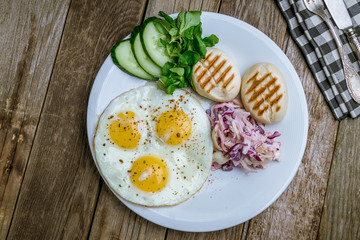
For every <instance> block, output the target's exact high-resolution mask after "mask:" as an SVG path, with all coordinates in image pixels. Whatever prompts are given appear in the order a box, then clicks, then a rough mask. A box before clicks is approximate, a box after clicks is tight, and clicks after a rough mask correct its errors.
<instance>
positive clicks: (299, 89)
mask: <svg viewBox="0 0 360 240" xmlns="http://www.w3.org/2000/svg"><path fill="white" fill-rule="evenodd" d="M176 15H177V13H174V14H170V16H172V17H173V16H176ZM201 16H202V17H203V16H206V17H213V18H215V19H220V20H223V21H224V20H225V21H227V22H231V23H234V24H235V25H237V26H240V27H241V28H242V29H246V30H248V31H251V33H252V34H254V36H255V37H257V38H259V39H261V40H262V41H264V42H265V43H266V44H268V45H271V47H272V48H275V50H276V51H277V52H279V54H280V57H279V58H280V59H281V61H282V62H284V63H285V64H286V67H288V69H289V72H290V73H291V75H292V76H296V78H295V79H294V81H293V82H294V84H295V87H296V90H297V92H298V93H299V96H300V97H301V99H300V102H301V104H300V105H301V109H302V111H303V113H304V119H305V120H306V121H305V123H304V132H303V133H304V134H303V139H302V142H301V143H302V145H301V146H300V151H299V153H300V154H299V156H298V160H297V162H296V164H295V165H294V168H293V171H292V172H291V173H290V174H289V177H288V178H287V179H286V181H285V182H284V183H283V184H282V187H281V188H280V190H279V191H278V192H277V193H276V194H274V196H273V197H272V199H271V200H270V201H268V202H267V203H266V204H265V205H264V206H263V207H262V208H260V210H258V211H256V212H255V213H254V214H249V215H251V216H246V217H245V219H246V220H244V221H240V222H236V221H234V222H233V223H232V224H228V223H225V224H221V223H220V224H219V225H217V226H216V227H213V226H212V227H211V228H209V227H207V226H203V225H202V226H195V227H194V226H190V228H188V227H183V226H180V227H179V226H178V225H177V223H176V221H179V220H172V221H175V222H174V223H173V224H171V223H170V222H169V218H166V221H162V220H159V219H158V218H155V219H154V218H151V216H149V214H145V213H144V212H143V211H142V210H141V209H146V208H148V207H141V209H140V210H139V209H134V208H133V207H132V205H134V204H133V203H131V202H128V201H126V200H124V199H122V198H121V197H119V196H118V194H117V193H115V192H114V191H113V189H112V188H111V187H109V185H108V184H107V181H105V180H104V179H103V181H104V182H105V184H106V186H107V187H108V188H109V189H110V190H111V192H112V193H113V194H114V195H115V196H116V197H117V198H118V199H119V200H120V201H121V202H122V203H123V204H124V205H125V206H126V207H128V208H129V209H130V210H131V211H133V212H135V213H136V214H138V215H139V216H141V217H143V218H145V219H147V220H148V221H151V222H153V223H155V224H157V225H160V226H162V227H166V228H169V229H174V230H178V231H187V232H210V231H218V230H222V229H226V228H230V227H233V226H236V225H239V224H241V223H243V222H245V221H248V220H250V219H252V218H254V217H255V216H257V215H258V214H260V213H262V212H263V211H264V210H265V209H267V208H268V207H269V206H270V205H272V204H273V203H274V202H275V201H276V200H277V199H278V198H279V197H280V196H281V195H282V193H283V192H284V191H285V190H286V189H287V188H288V186H289V184H290V182H291V181H292V180H293V179H294V177H295V174H296V173H297V171H298V169H299V166H300V164H301V162H302V159H303V157H304V152H305V149H306V144H307V139H308V128H309V116H308V107H307V101H306V96H305V92H304V88H303V86H302V84H301V80H300V78H299V76H298V74H297V72H296V70H295V68H294V66H293V65H292V63H291V61H290V60H289V58H288V57H287V56H286V54H285V53H284V52H283V51H282V49H281V48H280V47H279V46H278V45H277V44H276V43H275V42H274V41H273V40H272V39H271V38H269V37H268V36H267V35H266V34H265V33H263V32H262V31H260V30H259V29H257V28H255V27H254V26H252V25H250V24H248V23H246V22H244V21H242V20H240V19H237V18H235V17H232V16H229V15H225V14H222V13H216V12H208V11H202V15H201ZM127 37H128V36H127ZM127 37H125V38H127ZM109 61H110V62H112V61H111V57H110V54H109V55H108V57H107V58H106V59H105V61H104V62H103V64H102V66H101V68H100V70H99V71H98V72H97V74H96V77H95V80H94V82H93V85H92V87H91V92H90V95H89V100H88V106H87V115H86V117H87V119H86V128H87V135H88V141H89V145H90V151H91V155H92V158H93V161H94V163H95V166H96V168H97V170H98V172H99V174H100V175H101V177H102V178H104V177H103V175H102V174H101V171H100V169H99V166H98V165H97V162H96V160H95V156H94V151H93V136H90V127H91V126H89V116H91V113H92V108H91V107H90V106H91V105H92V102H94V100H95V99H94V95H95V94H96V92H99V91H101V90H100V89H96V86H97V85H100V83H101V82H102V81H101V79H99V78H100V77H99V76H101V75H104V74H109V72H111V64H110V65H109ZM108 65H109V66H108ZM95 103H96V101H95ZM136 206H139V205H136ZM152 209H154V208H152ZM155 209H156V208H155ZM150 215H151V214H150ZM163 218H165V217H163ZM181 222H183V221H181ZM191 227H193V228H191Z"/></svg>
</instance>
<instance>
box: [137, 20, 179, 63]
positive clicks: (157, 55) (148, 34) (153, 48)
mask: <svg viewBox="0 0 360 240" xmlns="http://www.w3.org/2000/svg"><path fill="white" fill-rule="evenodd" d="M154 21H163V20H160V19H158V18H156V17H151V18H148V19H146V20H145V22H144V23H143V24H142V25H141V29H140V39H141V43H142V45H143V48H144V50H145V52H146V53H147V54H148V56H149V57H150V58H151V59H152V60H153V62H154V63H156V64H157V65H158V66H159V67H161V68H162V67H163V66H164V64H165V63H166V62H172V61H173V60H172V59H171V58H170V57H169V56H168V55H167V54H166V52H165V48H163V47H159V45H158V42H159V39H160V38H162V39H165V38H166V36H165V35H163V34H161V33H160V32H159V31H158V30H157V29H156V27H155V25H154Z"/></svg>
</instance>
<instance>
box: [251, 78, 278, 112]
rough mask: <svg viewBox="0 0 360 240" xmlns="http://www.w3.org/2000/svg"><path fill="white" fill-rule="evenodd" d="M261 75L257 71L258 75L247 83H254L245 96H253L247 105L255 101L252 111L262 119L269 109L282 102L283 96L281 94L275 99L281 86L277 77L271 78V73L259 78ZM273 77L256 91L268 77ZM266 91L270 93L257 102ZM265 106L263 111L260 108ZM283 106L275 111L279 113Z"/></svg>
mask: <svg viewBox="0 0 360 240" xmlns="http://www.w3.org/2000/svg"><path fill="white" fill-rule="evenodd" d="M258 75H259V71H256V73H255V74H254V75H253V76H252V77H251V78H250V79H249V80H248V81H247V82H246V83H250V82H251V81H252V84H251V86H250V88H249V89H248V90H247V91H246V92H245V95H248V94H251V96H250V98H249V100H248V101H247V103H251V102H253V101H255V103H254V105H253V107H252V109H253V110H255V111H258V112H257V115H258V116H259V117H260V116H262V115H263V114H264V112H265V111H266V110H268V109H269V107H273V106H274V105H275V104H278V103H279V101H280V100H281V98H282V97H283V94H282V93H281V94H279V95H277V96H276V97H275V98H274V99H272V98H273V96H274V95H275V94H276V93H278V91H279V90H280V88H281V86H280V85H278V84H276V80H277V78H276V77H272V76H271V72H268V73H266V74H265V75H264V76H262V77H261V78H259V79H258V78H257V77H258ZM269 76H270V77H271V78H270V80H269V81H268V82H267V83H266V84H265V85H264V86H262V87H260V88H259V89H258V90H256V88H257V87H258V86H259V85H260V84H261V83H262V82H264V81H265V80H266V79H267V78H268V77H269ZM270 87H272V89H270ZM266 90H268V93H266V95H265V96H264V97H262V98H261V99H259V100H257V98H258V97H259V96H261V95H262V94H263V93H264V92H265V91H266ZM262 105H264V107H263V108H262V109H260V107H261V106H262ZM280 109H281V106H277V107H276V109H275V111H276V112H278V111H280Z"/></svg>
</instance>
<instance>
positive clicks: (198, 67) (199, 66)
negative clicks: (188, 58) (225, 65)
mask: <svg viewBox="0 0 360 240" xmlns="http://www.w3.org/2000/svg"><path fill="white" fill-rule="evenodd" d="M200 68H201V64H199V65H198V66H197V68H196V69H195V73H197V71H199V69H200Z"/></svg>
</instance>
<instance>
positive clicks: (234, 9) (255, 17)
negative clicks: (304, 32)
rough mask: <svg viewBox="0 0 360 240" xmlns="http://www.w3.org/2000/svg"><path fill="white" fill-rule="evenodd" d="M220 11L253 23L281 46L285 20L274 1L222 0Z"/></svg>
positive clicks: (284, 31)
mask: <svg viewBox="0 0 360 240" xmlns="http://www.w3.org/2000/svg"><path fill="white" fill-rule="evenodd" d="M220 13H223V14H226V15H230V16H233V17H236V18H238V19H240V20H243V21H245V22H247V23H249V24H251V25H253V26H254V27H256V28H258V29H259V30H260V31H262V32H263V33H265V34H266V35H267V36H269V37H270V38H271V39H272V40H273V41H274V42H275V43H276V44H277V45H279V46H280V47H282V44H283V43H284V37H285V33H286V22H285V20H284V18H283V17H282V15H281V13H280V11H279V10H278V8H277V6H276V4H275V2H274V1H272V0H265V1H253V0H236V1H232V0H224V1H222V2H221V6H220Z"/></svg>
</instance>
